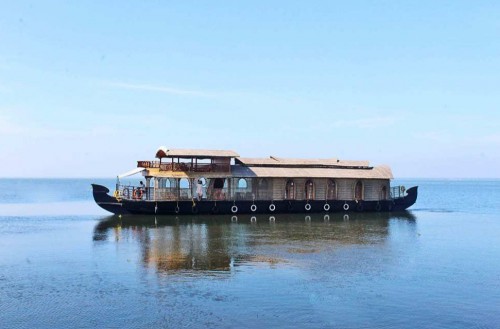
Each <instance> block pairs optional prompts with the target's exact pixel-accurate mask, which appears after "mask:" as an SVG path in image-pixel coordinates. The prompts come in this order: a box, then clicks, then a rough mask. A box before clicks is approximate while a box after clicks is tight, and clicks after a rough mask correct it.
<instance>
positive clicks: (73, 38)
mask: <svg viewBox="0 0 500 329" xmlns="http://www.w3.org/2000/svg"><path fill="white" fill-rule="evenodd" d="M0 3H1V6H0V7H1V10H0V154H1V155H2V156H1V159H2V161H0V170H1V174H0V176H3V177H114V176H116V174H118V173H121V172H124V171H127V170H129V169H131V168H133V167H134V166H135V164H136V161H137V160H151V159H153V157H154V153H155V151H156V149H157V147H159V146H161V145H165V146H168V147H172V148H207V149H232V150H235V151H237V152H239V154H240V155H242V156H249V157H254V156H255V157H267V156H269V155H275V156H281V157H304V158H308V157H314V158H327V157H338V158H341V159H352V160H369V161H370V162H371V164H373V165H379V164H388V165H390V166H391V167H392V169H393V174H394V176H395V177H430V178H441V177H444V178H474V177H485V178H499V177H500V151H499V150H500V129H499V128H500V93H499V86H500V20H499V19H498V17H499V16H500V2H498V1H338V2H337V1H177V2H173V1H123V0H122V1H78V2H77V1H22V0H20V1H0Z"/></svg>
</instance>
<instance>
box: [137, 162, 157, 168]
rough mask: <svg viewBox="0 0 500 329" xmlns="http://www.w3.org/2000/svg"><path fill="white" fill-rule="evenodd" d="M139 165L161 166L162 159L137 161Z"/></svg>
mask: <svg viewBox="0 0 500 329" xmlns="http://www.w3.org/2000/svg"><path fill="white" fill-rule="evenodd" d="M137 167H138V168H139V167H143V168H159V167H160V161H137Z"/></svg>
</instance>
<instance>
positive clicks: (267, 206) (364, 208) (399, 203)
mask: <svg viewBox="0 0 500 329" xmlns="http://www.w3.org/2000/svg"><path fill="white" fill-rule="evenodd" d="M92 189H93V195H94V200H95V202H96V203H97V204H98V205H99V206H100V207H101V208H103V209H104V210H106V211H109V212H111V213H113V214H116V215H188V214H189V215H193V214H212V215H213V214H229V215H238V214H269V215H272V214H286V213H289V214H294V213H339V212H343V213H350V212H385V211H403V210H406V209H408V208H409V207H410V206H412V205H413V204H414V203H415V201H416V200H417V194H418V186H414V187H411V188H409V189H408V190H407V191H406V193H407V195H406V196H405V197H402V198H397V199H393V200H382V201H353V200H327V201H325V200H309V201H306V200H280V201H261V200H256V201H207V200H202V201H197V200H194V201H191V200H188V201H147V200H126V199H121V200H119V199H117V198H115V197H113V196H110V195H109V194H108V193H109V189H108V188H107V187H105V186H102V185H97V184H92Z"/></svg>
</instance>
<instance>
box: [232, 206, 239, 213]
mask: <svg viewBox="0 0 500 329" xmlns="http://www.w3.org/2000/svg"><path fill="white" fill-rule="evenodd" d="M231 212H232V213H233V214H236V213H237V212H238V207H237V206H236V205H234V206H232V207H231Z"/></svg>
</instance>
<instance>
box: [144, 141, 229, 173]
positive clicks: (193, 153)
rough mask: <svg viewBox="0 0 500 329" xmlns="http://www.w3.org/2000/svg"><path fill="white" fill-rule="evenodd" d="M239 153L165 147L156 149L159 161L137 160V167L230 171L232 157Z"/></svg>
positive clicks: (188, 170) (172, 170)
mask: <svg viewBox="0 0 500 329" xmlns="http://www.w3.org/2000/svg"><path fill="white" fill-rule="evenodd" d="M236 157H239V154H238V153H236V152H234V151H229V150H202V149H196V150H193V149H167V148H166V147H160V148H159V149H158V150H157V151H156V158H158V159H159V161H137V167H142V168H148V169H149V168H152V169H158V170H159V171H164V172H165V171H167V172H169V171H170V172H190V173H198V172H199V173H230V172H231V161H232V159H234V158H236Z"/></svg>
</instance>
